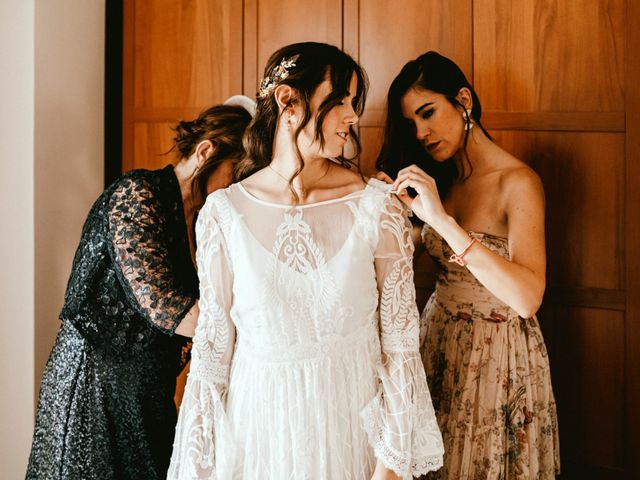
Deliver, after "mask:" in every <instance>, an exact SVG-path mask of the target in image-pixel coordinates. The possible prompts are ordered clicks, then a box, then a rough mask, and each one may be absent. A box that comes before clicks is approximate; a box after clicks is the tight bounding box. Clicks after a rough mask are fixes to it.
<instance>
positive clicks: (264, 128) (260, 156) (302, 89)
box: [236, 42, 369, 199]
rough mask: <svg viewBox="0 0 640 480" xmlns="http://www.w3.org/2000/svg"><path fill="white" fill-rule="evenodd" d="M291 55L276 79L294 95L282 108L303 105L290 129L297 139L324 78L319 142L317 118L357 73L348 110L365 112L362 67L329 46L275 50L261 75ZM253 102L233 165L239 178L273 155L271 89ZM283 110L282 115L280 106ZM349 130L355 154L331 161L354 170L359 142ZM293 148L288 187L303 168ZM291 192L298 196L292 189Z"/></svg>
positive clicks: (338, 99)
mask: <svg viewBox="0 0 640 480" xmlns="http://www.w3.org/2000/svg"><path fill="white" fill-rule="evenodd" d="M296 55H297V56H298V57H297V59H296V60H295V64H296V65H295V66H294V67H292V68H290V69H288V76H287V77H286V78H285V79H284V80H281V81H280V82H279V83H278V85H289V86H290V87H291V88H293V89H294V90H295V94H294V98H292V100H291V101H290V103H289V104H287V107H288V106H289V105H292V104H294V103H295V102H299V103H300V105H302V107H303V108H302V109H303V118H302V122H301V123H300V125H299V126H298V127H297V128H296V130H295V132H294V138H295V139H296V140H297V138H298V136H299V135H300V133H301V132H302V130H303V129H304V127H305V126H306V125H307V124H308V123H309V121H310V120H311V108H310V105H309V102H310V100H311V97H312V95H313V93H314V92H315V90H316V89H317V88H318V86H319V85H320V84H321V83H322V82H323V81H324V80H325V79H329V81H330V82H331V87H332V91H331V93H329V95H328V96H327V98H325V99H324V101H323V102H322V103H321V104H320V107H319V109H318V113H317V115H316V118H315V122H316V124H315V132H314V135H315V139H316V140H318V141H319V142H320V145H321V146H323V145H324V136H323V134H322V122H323V121H324V119H325V117H326V116H327V114H328V113H329V111H330V110H331V109H332V108H333V107H335V106H336V105H338V104H340V102H341V101H342V100H343V99H344V97H345V96H346V95H347V92H349V84H350V82H351V79H352V77H353V75H354V74H355V75H356V79H357V83H358V86H357V91H356V92H355V95H354V97H353V109H354V110H355V112H356V114H357V115H358V116H360V115H362V112H363V111H364V105H365V100H366V97H367V89H368V86H369V82H368V79H367V76H366V73H365V71H364V70H363V69H362V67H361V66H360V65H359V64H358V63H357V62H356V61H355V60H354V59H353V58H351V57H350V56H349V55H347V54H346V53H344V52H343V51H342V50H340V49H339V48H337V47H335V46H333V45H328V44H326V43H316V42H304V43H294V44H292V45H287V46H285V47H282V48H281V49H279V50H277V51H276V52H275V53H274V54H273V55H271V58H269V61H268V62H267V65H266V67H265V69H264V77H265V78H266V77H270V76H272V73H273V72H274V69H276V68H277V67H278V66H279V65H280V62H282V60H283V59H284V60H289V59H291V58H292V57H295V56H296ZM351 93H353V92H351ZM257 102H258V104H257V108H256V114H255V117H254V118H253V121H252V122H251V124H250V125H249V128H247V132H246V135H245V137H244V145H245V149H246V151H247V158H246V159H244V160H243V161H241V162H240V163H239V164H238V166H237V169H236V176H237V177H238V178H239V179H242V178H246V177H247V176H249V175H251V174H252V173H254V172H256V171H258V170H260V169H262V168H264V167H266V166H267V165H269V163H271V160H272V158H273V143H274V138H275V133H276V127H277V125H278V119H279V117H280V116H281V114H280V112H279V109H278V104H277V102H276V100H275V98H274V95H273V93H270V94H269V95H267V96H266V97H265V98H258V99H257ZM282 113H284V110H283V112H282ZM349 134H350V135H351V138H353V140H354V142H355V149H356V152H355V155H354V156H353V157H352V158H345V157H340V158H338V159H336V160H338V161H339V162H340V163H342V164H343V165H345V166H355V167H356V168H358V171H359V163H358V159H359V157H360V152H361V150H362V148H361V145H360V140H359V139H358V136H357V135H356V132H355V131H354V129H353V128H352V127H349ZM296 149H297V154H298V159H299V161H300V165H299V167H298V170H297V171H296V172H295V173H294V175H293V177H292V178H291V179H290V180H289V185H290V187H291V185H292V182H293V179H294V178H295V177H296V176H297V175H298V174H299V173H300V172H301V171H302V169H303V168H304V160H303V158H302V155H301V154H300V150H299V149H298V148H297V142H296ZM292 193H293V195H294V197H296V199H297V195H296V194H295V191H293V188H292Z"/></svg>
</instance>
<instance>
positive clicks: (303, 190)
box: [267, 161, 332, 197]
mask: <svg viewBox="0 0 640 480" xmlns="http://www.w3.org/2000/svg"><path fill="white" fill-rule="evenodd" d="M331 163H332V162H331V161H328V164H327V169H326V170H325V172H324V173H323V174H322V175H320V176H319V177H318V178H317V179H315V180H314V181H313V182H311V183H310V184H308V185H307V186H306V187H303V186H300V187H299V188H296V187H295V186H294V187H293V188H294V190H296V191H297V192H298V193H299V194H300V195H301V196H302V197H306V196H307V193H308V192H309V189H310V188H311V187H313V186H314V185H315V184H316V183H318V182H319V181H320V180H322V179H323V178H324V177H326V176H327V174H328V173H329V170H330V169H331ZM267 167H269V168H270V169H271V170H272V171H273V173H275V174H276V175H278V176H279V177H280V178H281V179H282V180H284V181H285V182H287V184H289V179H288V178H287V177H285V176H284V175H282V174H281V173H280V172H279V171H277V170H276V169H275V168H273V167H272V166H271V164H269V165H267Z"/></svg>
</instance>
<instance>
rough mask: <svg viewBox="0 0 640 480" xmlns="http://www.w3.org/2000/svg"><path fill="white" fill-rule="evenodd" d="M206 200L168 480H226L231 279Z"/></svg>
mask: <svg viewBox="0 0 640 480" xmlns="http://www.w3.org/2000/svg"><path fill="white" fill-rule="evenodd" d="M215 215H216V214H215V207H214V205H213V202H212V201H211V197H209V200H207V203H206V204H205V206H204V207H203V208H202V210H201V211H200V215H199V217H198V221H197V223H196V239H197V250H196V260H197V264H198V277H199V280H200V316H199V318H198V326H197V327H196V331H195V335H194V337H193V347H192V350H191V371H190V373H189V377H188V380H187V385H186V387H185V392H184V397H183V399H182V405H181V406H180V414H179V416H178V423H177V425H176V434H175V442H174V445H173V454H172V456H171V465H170V467H169V473H168V477H167V478H168V479H176V480H177V479H180V480H183V479H223V478H224V479H227V478H231V468H232V466H233V462H234V457H235V454H234V446H233V445H234V444H233V438H232V437H233V435H232V431H231V428H230V424H229V421H228V419H227V416H226V413H225V399H226V392H227V388H228V384H229V365H230V363H231V359H232V356H233V349H234V345H235V327H234V324H233V322H232V320H231V317H230V314H229V312H230V309H231V305H232V301H233V292H232V290H233V276H232V272H231V268H230V262H229V258H228V256H227V248H226V244H225V240H224V237H223V233H222V230H221V228H220V224H219V222H218V220H217V219H216V216H215Z"/></svg>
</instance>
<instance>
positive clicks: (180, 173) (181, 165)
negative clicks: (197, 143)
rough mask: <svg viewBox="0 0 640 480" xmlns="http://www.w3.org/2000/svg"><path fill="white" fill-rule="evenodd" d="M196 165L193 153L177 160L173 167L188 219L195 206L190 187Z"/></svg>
mask: <svg viewBox="0 0 640 480" xmlns="http://www.w3.org/2000/svg"><path fill="white" fill-rule="evenodd" d="M197 166H198V163H197V160H196V158H195V155H193V156H191V157H189V158H184V159H182V160H180V162H178V164H177V165H176V166H175V167H174V168H173V171H174V172H175V174H176V178H177V179H178V185H179V186H180V195H181V196H182V205H183V207H184V213H185V217H187V219H189V217H190V216H191V215H193V213H194V211H195V210H196V207H197V202H196V199H195V198H194V197H193V192H192V189H191V184H192V182H191V181H192V179H193V175H194V174H195V173H196V168H197Z"/></svg>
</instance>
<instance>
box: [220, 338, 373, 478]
mask: <svg viewBox="0 0 640 480" xmlns="http://www.w3.org/2000/svg"><path fill="white" fill-rule="evenodd" d="M372 333H374V332H372ZM358 337H359V338H353V337H352V338H350V339H344V338H341V339H339V340H336V341H335V342H331V341H326V342H322V343H317V344H313V345H306V346H300V347H299V348H297V349H293V350H290V349H287V351H286V352H282V351H280V352H278V351H262V352H256V351H255V349H252V348H250V347H248V346H246V347H245V345H243V344H242V342H241V341H240V340H239V342H238V346H237V348H236V352H235V354H234V359H233V368H232V371H231V379H230V384H229V394H228V398H227V415H228V419H229V421H230V427H231V430H232V432H233V440H232V441H233V443H234V445H233V450H234V451H235V460H234V462H233V475H232V478H234V479H243V480H250V479H256V480H258V479H260V480H264V479H274V480H275V479H277V480H280V479H313V480H319V479H341V480H347V479H363V480H364V479H366V480H369V479H370V478H371V475H372V473H373V470H374V467H375V463H376V459H375V457H374V454H373V450H372V448H371V447H370V446H369V442H368V440H367V433H366V432H365V430H364V429H363V428H362V420H361V418H360V412H361V411H362V410H363V409H364V408H365V407H366V406H367V404H369V403H370V402H372V401H373V400H374V399H375V397H376V394H377V392H378V384H379V380H378V375H377V373H376V361H379V360H377V359H379V358H380V345H379V342H378V339H377V337H376V335H369V334H364V333H363V334H360V335H358ZM230 441H231V439H230Z"/></svg>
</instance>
